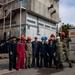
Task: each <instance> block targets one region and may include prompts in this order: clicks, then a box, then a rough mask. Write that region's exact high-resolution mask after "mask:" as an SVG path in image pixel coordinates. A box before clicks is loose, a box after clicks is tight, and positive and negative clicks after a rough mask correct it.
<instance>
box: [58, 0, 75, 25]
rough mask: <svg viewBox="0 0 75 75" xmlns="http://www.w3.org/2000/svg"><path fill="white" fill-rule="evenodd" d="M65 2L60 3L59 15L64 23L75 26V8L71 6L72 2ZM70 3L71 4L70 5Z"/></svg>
mask: <svg viewBox="0 0 75 75" xmlns="http://www.w3.org/2000/svg"><path fill="white" fill-rule="evenodd" d="M68 1H69V2H67V0H63V1H62V2H63V3H62V2H60V8H59V13H60V17H61V19H62V22H64V23H70V24H74V25H75V6H74V5H71V4H70V1H71V0H68ZM68 3H69V4H68Z"/></svg>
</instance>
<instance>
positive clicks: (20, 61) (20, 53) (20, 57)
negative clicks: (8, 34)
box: [16, 35, 25, 70]
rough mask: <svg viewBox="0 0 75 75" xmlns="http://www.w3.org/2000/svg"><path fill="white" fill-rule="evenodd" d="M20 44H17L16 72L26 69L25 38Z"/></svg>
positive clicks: (22, 37)
mask: <svg viewBox="0 0 75 75" xmlns="http://www.w3.org/2000/svg"><path fill="white" fill-rule="evenodd" d="M20 39H21V40H20V42H18V43H17V49H16V50H17V63H16V70H19V69H20V68H21V69H23V68H24V56H25V55H24V52H25V44H24V36H23V35H22V36H21V37H20Z"/></svg>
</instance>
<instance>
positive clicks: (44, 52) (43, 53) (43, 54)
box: [40, 43, 47, 67]
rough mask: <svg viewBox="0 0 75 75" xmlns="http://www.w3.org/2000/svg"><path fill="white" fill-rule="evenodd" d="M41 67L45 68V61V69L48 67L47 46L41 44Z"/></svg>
mask: <svg viewBox="0 0 75 75" xmlns="http://www.w3.org/2000/svg"><path fill="white" fill-rule="evenodd" d="M40 57H41V58H40V67H42V66H43V60H44V67H47V59H46V58H47V44H46V43H44V44H42V43H40Z"/></svg>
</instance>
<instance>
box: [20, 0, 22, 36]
mask: <svg viewBox="0 0 75 75" xmlns="http://www.w3.org/2000/svg"><path fill="white" fill-rule="evenodd" d="M21 3H22V1H21V0H20V36H21V18H22V8H21V7H22V6H21Z"/></svg>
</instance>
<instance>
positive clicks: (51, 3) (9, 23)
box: [0, 0, 59, 39]
mask: <svg viewBox="0 0 75 75" xmlns="http://www.w3.org/2000/svg"><path fill="white" fill-rule="evenodd" d="M58 22H59V0H0V38H3V37H4V38H9V37H11V36H17V37H19V36H20V35H24V36H26V37H27V36H31V37H32V39H33V38H34V37H35V36H38V38H39V39H40V38H41V36H42V35H45V36H47V37H49V36H50V34H54V35H56V30H57V24H58Z"/></svg>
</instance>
